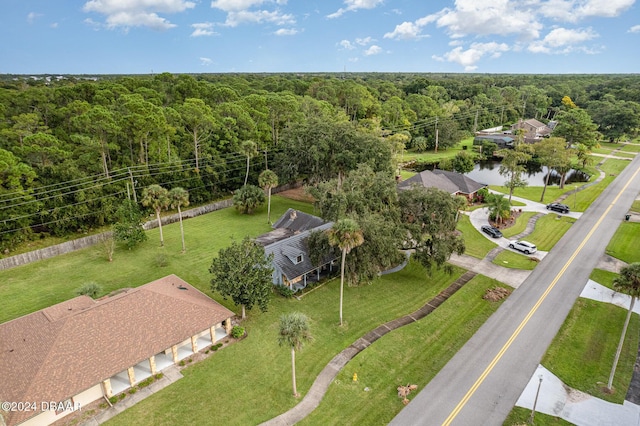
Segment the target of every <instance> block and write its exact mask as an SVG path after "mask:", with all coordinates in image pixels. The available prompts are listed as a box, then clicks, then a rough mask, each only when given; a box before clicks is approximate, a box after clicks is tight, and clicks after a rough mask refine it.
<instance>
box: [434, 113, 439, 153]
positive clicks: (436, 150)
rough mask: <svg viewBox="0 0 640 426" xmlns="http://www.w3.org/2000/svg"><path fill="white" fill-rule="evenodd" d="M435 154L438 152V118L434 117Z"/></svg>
mask: <svg viewBox="0 0 640 426" xmlns="http://www.w3.org/2000/svg"><path fill="white" fill-rule="evenodd" d="M435 152H438V116H437V115H436V149H435Z"/></svg>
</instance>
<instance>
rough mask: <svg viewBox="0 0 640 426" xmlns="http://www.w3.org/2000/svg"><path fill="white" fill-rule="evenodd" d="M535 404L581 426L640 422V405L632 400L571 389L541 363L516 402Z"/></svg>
mask: <svg viewBox="0 0 640 426" xmlns="http://www.w3.org/2000/svg"><path fill="white" fill-rule="evenodd" d="M536 395H537V401H536ZM534 404H535V411H536V412H539V413H544V414H549V415H551V416H555V417H560V418H561V419H563V420H566V421H568V422H570V423H572V424H575V425H578V426H609V425H610V426H621V425H629V426H631V425H633V426H636V425H640V406H638V405H636V404H634V403H631V402H629V401H624V403H623V404H614V403H612V402H608V401H604V400H602V399H598V398H595V397H593V396H591V395H589V394H586V393H584V392H581V391H579V390H576V389H572V388H570V387H568V386H567V385H565V384H564V383H562V381H561V380H560V379H559V378H557V377H556V376H555V375H554V374H553V373H551V372H550V371H549V370H547V369H546V368H544V367H543V366H541V365H539V366H538V368H537V369H536V372H535V373H534V374H533V376H532V377H531V380H530V381H529V383H528V384H527V387H526V388H525V389H524V391H523V392H522V395H520V398H518V401H517V402H516V406H518V407H523V408H528V409H530V410H532V409H533V406H534ZM534 421H535V414H534Z"/></svg>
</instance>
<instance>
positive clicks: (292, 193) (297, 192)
mask: <svg viewBox="0 0 640 426" xmlns="http://www.w3.org/2000/svg"><path fill="white" fill-rule="evenodd" d="M278 195H280V196H282V197H285V198H289V199H291V200H295V201H304V202H305V203H313V202H314V201H315V200H316V199H315V198H313V197H312V196H311V195H309V194H307V193H306V191H305V190H304V187H302V186H300V187H298V188H293V189H287V190H286V191H280V192H278Z"/></svg>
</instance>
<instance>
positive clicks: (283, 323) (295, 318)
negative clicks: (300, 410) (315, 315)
mask: <svg viewBox="0 0 640 426" xmlns="http://www.w3.org/2000/svg"><path fill="white" fill-rule="evenodd" d="M312 340H313V337H312V336H311V332H310V330H309V318H307V316H306V315H304V314H302V313H300V312H291V313H290V314H284V315H282V316H281V317H280V334H279V336H278V343H279V344H280V346H283V345H285V346H288V347H290V348H291V378H292V382H293V396H294V397H296V398H297V397H298V396H300V395H298V389H297V387H296V351H297V350H300V349H302V346H303V345H304V343H306V342H310V341H312Z"/></svg>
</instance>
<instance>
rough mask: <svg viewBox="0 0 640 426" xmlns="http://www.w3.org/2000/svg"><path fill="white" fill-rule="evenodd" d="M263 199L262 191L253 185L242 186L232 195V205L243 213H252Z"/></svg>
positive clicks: (264, 198) (262, 202)
mask: <svg viewBox="0 0 640 426" xmlns="http://www.w3.org/2000/svg"><path fill="white" fill-rule="evenodd" d="M265 200H266V197H265V195H264V191H263V190H262V189H261V188H258V187H257V186H254V185H246V186H243V187H242V188H240V189H238V190H237V191H236V193H235V194H234V195H233V205H234V206H235V207H236V209H238V210H239V211H240V212H241V213H243V214H251V213H253V210H255V209H256V207H258V206H260V205H262V204H264V202H265Z"/></svg>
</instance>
